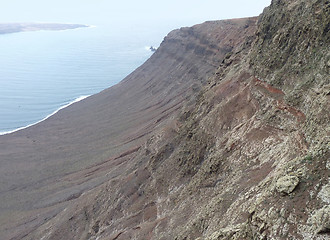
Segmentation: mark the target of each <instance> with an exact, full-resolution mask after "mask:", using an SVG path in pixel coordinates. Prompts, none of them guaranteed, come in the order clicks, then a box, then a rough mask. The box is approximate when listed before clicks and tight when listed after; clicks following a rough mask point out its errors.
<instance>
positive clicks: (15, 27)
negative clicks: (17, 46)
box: [0, 23, 88, 34]
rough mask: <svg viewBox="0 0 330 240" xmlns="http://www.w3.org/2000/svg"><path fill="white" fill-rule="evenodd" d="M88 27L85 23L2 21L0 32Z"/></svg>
mask: <svg viewBox="0 0 330 240" xmlns="http://www.w3.org/2000/svg"><path fill="white" fill-rule="evenodd" d="M82 27H88V26H87V25H83V24H63V23H0V34H7V33H17V32H27V31H39V30H53V31H58V30H66V29H75V28H82Z"/></svg>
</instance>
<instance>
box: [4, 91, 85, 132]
mask: <svg viewBox="0 0 330 240" xmlns="http://www.w3.org/2000/svg"><path fill="white" fill-rule="evenodd" d="M89 96H90V95H87V96H80V97H78V98H76V99H75V100H73V101H72V102H70V103H68V104H66V105H64V106H62V107H60V108H58V109H57V110H55V111H54V112H52V113H51V114H49V115H47V116H46V117H45V118H43V119H41V120H40V121H38V122H36V123H32V124H29V125H27V126H24V127H20V128H16V129H14V130H11V131H7V132H0V136H1V135H7V134H10V133H14V132H17V131H20V130H23V129H26V128H28V127H31V126H34V125H36V124H38V123H41V122H43V121H45V120H46V119H48V118H50V117H51V116H53V115H55V114H56V113H58V112H59V111H60V110H62V109H64V108H67V107H69V106H70V105H72V104H74V103H77V102H80V101H81V100H84V99H85V98H88V97H89Z"/></svg>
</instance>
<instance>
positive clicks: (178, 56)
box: [0, 0, 330, 240]
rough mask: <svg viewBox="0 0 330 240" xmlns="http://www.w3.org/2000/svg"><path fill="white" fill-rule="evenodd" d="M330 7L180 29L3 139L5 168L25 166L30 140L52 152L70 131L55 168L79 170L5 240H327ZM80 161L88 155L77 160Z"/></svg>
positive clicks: (301, 6)
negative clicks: (139, 60) (95, 90)
mask: <svg viewBox="0 0 330 240" xmlns="http://www.w3.org/2000/svg"><path fill="white" fill-rule="evenodd" d="M329 5H330V4H329V1H324V0H312V1H307V0H290V1H282V0H273V1H272V3H271V5H270V6H269V7H268V8H266V9H265V10H264V12H263V13H262V14H261V16H259V18H256V17H255V18H246V19H235V20H226V21H217V22H207V23H204V24H201V25H196V26H194V27H192V28H182V29H180V30H175V31H173V32H171V33H170V34H169V35H168V36H167V37H166V38H165V39H164V41H163V43H162V45H161V47H160V48H159V49H158V50H157V51H156V52H155V54H154V55H152V57H151V58H150V59H149V60H148V61H147V62H146V63H145V64H144V65H142V66H141V67H140V68H139V69H137V71H135V72H134V73H132V74H131V75H130V76H128V77H127V78H126V79H125V80H124V81H122V82H121V83H119V84H118V85H116V86H114V87H112V88H110V89H107V90H105V91H103V92H102V93H100V94H99V95H95V96H92V97H91V98H90V99H86V101H82V102H81V103H79V104H76V105H73V106H72V107H70V109H67V110H66V111H63V112H62V113H60V114H58V115H57V116H54V118H52V119H50V120H49V121H46V122H45V123H43V124H41V125H39V126H36V127H35V128H31V129H27V130H24V131H22V132H20V133H16V134H13V135H11V136H6V137H5V138H1V137H0V146H1V149H6V150H5V151H3V150H2V151H0V159H1V160H3V159H4V157H6V158H8V159H9V157H10V158H12V157H15V158H16V160H15V161H19V159H20V158H21V155H20V154H22V156H23V155H24V156H29V155H30V154H32V153H33V152H34V151H32V153H31V152H29V151H28V150H29V149H30V146H29V144H31V142H30V143H28V142H25V141H28V140H27V136H29V137H30V138H32V139H33V138H37V140H39V141H40V140H44V141H48V143H52V142H53V143H57V144H58V139H59V136H65V135H62V134H64V133H66V131H65V130H69V129H76V130H79V131H78V132H76V133H74V134H72V133H70V134H69V135H68V138H67V139H64V140H63V141H64V142H66V141H67V142H66V143H70V145H69V146H70V147H69V149H68V150H67V154H68V155H65V154H64V155H63V156H61V157H65V160H66V161H71V163H75V162H76V161H78V162H79V163H81V164H82V166H80V168H79V167H76V171H71V172H68V173H67V174H64V175H58V176H56V175H54V178H55V179H57V180H56V181H59V182H61V183H62V184H63V185H62V186H61V187H60V188H57V187H58V186H57V187H56V188H55V189H53V190H52V191H51V192H48V193H47V194H45V193H43V198H41V199H38V201H37V202H38V204H41V205H39V206H37V205H36V206H33V207H32V208H30V209H29V208H28V209H29V210H30V211H31V210H32V211H33V212H34V213H38V214H40V215H39V217H38V218H32V219H31V218H30V217H28V218H26V219H24V220H23V221H21V222H20V223H21V225H20V226H18V225H17V224H16V225H15V224H14V225H12V226H10V225H7V231H8V229H10V231H14V230H15V231H16V232H15V233H14V234H12V235H8V236H11V237H13V238H14V239H20V238H23V239H24V238H25V239H35V238H37V239H38V238H43V239H63V238H70V239H117V240H118V239H176V240H187V239H198V240H200V239H206V240H217V239H320V240H321V239H328V237H329V231H330V230H329V229H330V228H329V216H330V213H329V211H330V209H329V201H330V200H329V199H330V196H329V194H330V191H329V175H328V172H329V166H330V165H329V138H328V136H329V130H330V129H329V119H330V116H329V112H330V111H329V110H330V109H329V106H330V105H329V96H330V95H329V91H330V88H329V86H330V85H329V84H330V81H329V68H330V65H329V57H330V56H329V53H328V51H327V49H328V48H329V41H328V39H329V34H330V33H329V22H330V19H329V14H328V12H329V8H330V6H329ZM295 64H297V65H295ZM133 90H134V91H133ZM128 91H130V92H128ZM130 93H131V94H130ZM112 94H113V95H112ZM183 94H184V95H183ZM111 96H116V97H117V98H120V97H121V98H120V101H118V102H111V101H109V100H110V99H111ZM155 99H157V100H158V101H155ZM110 102H111V104H110ZM146 103H148V104H147V105H146ZM121 107H125V111H119V110H118V109H121ZM108 108H110V110H111V111H109V112H108V113H107V111H106V110H109V109H108ZM84 111H85V112H84ZM114 112H117V113H118V115H115V116H114V115H111V114H110V113H114ZM82 113H83V114H82ZM106 113H107V114H106ZM91 116H92V119H93V122H90V119H91ZM70 119H75V122H74V123H72V125H70V124H69V122H70V121H69V120H70ZM126 121H127V122H126ZM87 123H90V124H91V125H89V124H87ZM101 123H103V124H101ZM62 124H63V125H62ZM113 124H115V125H113ZM55 126H56V127H55ZM60 126H62V127H63V126H64V128H66V129H64V130H61V129H60ZM110 126H111V127H113V128H114V129H111V128H110ZM56 129H57V130H60V135H57V136H56V134H58V132H54V130H56ZM36 130H38V133H37V131H36ZM92 130H96V131H98V132H96V133H93V134H95V135H93V134H92ZM40 131H41V132H40ZM42 131H45V133H44V136H43V134H41V133H42ZM50 133H51V134H52V135H51V136H49V135H50ZM54 134H55V135H54ZM80 134H81V135H80ZM86 134H90V135H91V136H89V135H86ZM83 136H84V138H83V139H82V137H83ZM87 136H88V137H87ZM111 136H112V137H113V138H111ZM89 137H90V139H86V138H89ZM49 139H53V140H51V141H50V140H49ZM104 140H107V141H109V143H116V144H114V145H113V146H114V147H113V149H114V150H113V151H110V149H111V144H103V145H102V144H101V143H102V142H103V141H104ZM110 140H112V141H113V142H111V141H110ZM29 141H30V140H29ZM13 143H16V144H17V143H20V144H21V146H22V148H23V149H22V151H21V153H20V154H19V153H17V149H14V148H13V149H11V147H10V146H12V144H13ZM92 143H94V144H95V145H93V144H92ZM75 144H77V145H75ZM4 146H5V147H6V148H4ZM63 146H64V145H63ZM63 146H58V150H57V151H54V152H53V153H51V154H49V155H48V156H49V157H51V158H45V159H44V161H45V162H47V161H49V160H50V159H55V160H56V161H58V160H59V159H60V158H54V156H55V155H57V154H60V153H61V154H63V152H65V151H63V149H62V148H63ZM81 146H84V149H82V148H81ZM61 147H62V148H61ZM40 149H41V150H42V149H43V150H45V149H47V148H46V147H45V146H43V148H40ZM33 150H35V149H33ZM47 150H48V151H50V150H49V149H47ZM64 150H65V149H64ZM74 150H80V151H85V152H82V154H81V155H79V156H77V157H76V160H72V159H73V158H72V156H71V155H70V153H72V151H74ZM90 153H91V154H90ZM40 154H41V155H39V157H40V158H41V159H42V157H47V156H43V155H42V151H41V153H40ZM88 154H90V155H88ZM86 155H87V156H86ZM100 155H102V156H103V157H104V159H105V161H102V160H100V159H101V158H102V157H100ZM83 157H86V158H87V160H86V162H85V163H84V162H83V161H82V159H83ZM97 157H99V159H97ZM27 159H29V158H27ZM31 159H33V157H32V158H31ZM30 161H32V160H30ZM40 162H42V161H40ZM40 162H39V163H40ZM92 162H94V165H91V163H92ZM2 163H6V162H4V161H2ZM86 163H87V165H86ZM6 164H10V163H9V162H8V163H6ZM86 166H89V167H86ZM49 169H54V166H51V167H50V168H49ZM59 170H62V171H63V169H59ZM60 172H61V171H60ZM0 176H2V175H0ZM2 178H3V176H2ZM13 179H14V176H13ZM2 181H4V180H2ZM87 183H88V184H87ZM84 184H86V185H84ZM93 184H95V185H93ZM28 185H29V184H28ZM47 186H48V187H52V188H54V187H55V186H54V185H50V184H49V183H48V184H45V186H44V187H47ZM77 186H82V188H81V189H80V191H77V189H76V187H77ZM27 187H29V186H27ZM29 190H30V191H36V190H35V189H33V188H31V186H30V189H29ZM37 190H38V189H37ZM78 190H79V189H78ZM10 191H12V190H10V189H9V193H8V195H2V196H1V195H0V197H1V198H2V200H1V202H3V199H5V198H6V197H8V196H10V195H11V194H13V193H15V191H13V192H10ZM65 191H67V192H66V193H65ZM16 193H17V194H18V193H19V191H18V190H16ZM40 193H42V192H40ZM63 193H64V194H63ZM32 195H33V194H32ZM59 196H60V197H61V196H65V197H64V201H62V200H61V198H58V197H59ZM45 199H46V200H47V201H45ZM32 200H34V199H33V198H32V199H31V200H30V201H32ZM48 200H49V201H48ZM32 202H33V201H32ZM45 203H50V204H48V205H47V204H46V205H42V204H45ZM22 206H24V204H23V205H22ZM7 210H12V209H10V208H8V209H7ZM2 211H3V210H2ZM9 214H10V211H9ZM27 216H29V215H27ZM40 216H42V217H40ZM8 238H9V237H8Z"/></svg>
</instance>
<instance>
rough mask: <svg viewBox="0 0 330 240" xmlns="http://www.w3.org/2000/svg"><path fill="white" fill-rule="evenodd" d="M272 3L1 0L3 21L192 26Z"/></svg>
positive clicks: (251, 0) (236, 0)
mask: <svg viewBox="0 0 330 240" xmlns="http://www.w3.org/2000/svg"><path fill="white" fill-rule="evenodd" d="M270 2H271V0H249V1H247V0H203V1H201V0H162V1H155V0H152V1H151V0H140V1H137V0H129V1H128V0H0V22H70V23H85V24H100V23H113V24H130V23H134V24H148V23H151V24H153V23H155V24H157V23H162V22H171V23H177V25H178V26H189V25H193V24H196V23H201V22H204V21H206V20H216V19H228V18H237V17H247V16H256V15H259V14H260V13H261V12H262V10H263V8H264V7H266V6H268V5H269V4H270Z"/></svg>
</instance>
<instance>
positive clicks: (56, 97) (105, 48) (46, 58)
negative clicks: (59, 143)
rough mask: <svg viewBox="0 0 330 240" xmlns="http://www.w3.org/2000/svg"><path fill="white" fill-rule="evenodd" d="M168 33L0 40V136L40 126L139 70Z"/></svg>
mask: <svg viewBox="0 0 330 240" xmlns="http://www.w3.org/2000/svg"><path fill="white" fill-rule="evenodd" d="M165 31H167V30H163V31H162V30H159V31H149V29H148V28H145V29H141V28H132V29H120V28H117V29H112V28H111V27H110V26H106V25H104V26H96V27H89V28H79V29H74V30H64V31H35V32H20V33H14V34H4V35H0V49H1V50H0V134H1V135H3V134H8V133H11V132H13V131H17V130H19V129H22V128H26V127H27V126H30V125H33V124H36V123H38V122H40V121H43V120H44V119H46V118H47V117H49V116H51V115H52V114H54V113H56V112H57V111H59V110H60V109H61V108H63V107H66V106H68V105H70V104H72V103H74V102H76V101H79V100H81V99H83V98H85V97H87V96H89V95H92V94H95V93H98V92H100V91H102V90H103V89H105V88H108V87H110V86H112V85H114V84H116V83H118V82H119V81H120V80H122V79H123V78H124V77H125V76H127V75H128V74H129V73H131V72H132V71H134V69H136V68H137V67H139V66H140V65H141V64H142V63H143V62H144V61H146V60H147V59H148V58H149V57H150V56H151V55H152V52H151V51H150V49H149V47H150V46H155V47H158V45H159V44H160V42H161V41H162V39H163V37H164V32H165Z"/></svg>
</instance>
